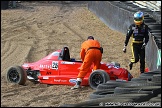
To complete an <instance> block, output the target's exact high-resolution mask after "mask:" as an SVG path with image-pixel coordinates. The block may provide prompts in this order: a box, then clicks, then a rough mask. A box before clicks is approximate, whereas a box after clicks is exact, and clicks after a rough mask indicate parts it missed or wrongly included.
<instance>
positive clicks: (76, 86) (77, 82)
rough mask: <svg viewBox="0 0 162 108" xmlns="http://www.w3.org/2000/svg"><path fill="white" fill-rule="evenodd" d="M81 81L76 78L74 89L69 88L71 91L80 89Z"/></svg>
mask: <svg viewBox="0 0 162 108" xmlns="http://www.w3.org/2000/svg"><path fill="white" fill-rule="evenodd" d="M81 81H82V79H81V78H77V81H76V84H75V85H74V87H72V88H71V90H74V89H78V88H80V84H81Z"/></svg>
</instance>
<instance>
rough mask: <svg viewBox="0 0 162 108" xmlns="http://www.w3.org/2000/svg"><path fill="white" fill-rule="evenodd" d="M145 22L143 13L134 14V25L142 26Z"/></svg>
mask: <svg viewBox="0 0 162 108" xmlns="http://www.w3.org/2000/svg"><path fill="white" fill-rule="evenodd" d="M143 20H144V14H143V12H141V11H138V12H136V13H135V14H134V23H135V24H136V25H141V24H142V23H143Z"/></svg>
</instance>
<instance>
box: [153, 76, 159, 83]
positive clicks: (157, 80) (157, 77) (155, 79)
mask: <svg viewBox="0 0 162 108" xmlns="http://www.w3.org/2000/svg"><path fill="white" fill-rule="evenodd" d="M152 82H155V83H161V74H157V75H153V76H152Z"/></svg>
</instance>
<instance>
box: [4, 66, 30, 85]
mask: <svg viewBox="0 0 162 108" xmlns="http://www.w3.org/2000/svg"><path fill="white" fill-rule="evenodd" d="M6 77H7V78H6V79H7V81H8V82H10V83H16V84H20V85H24V84H25V82H26V80H27V73H26V72H25V70H24V69H23V68H22V67H21V66H11V67H10V68H9V69H8V71H7V75H6Z"/></svg>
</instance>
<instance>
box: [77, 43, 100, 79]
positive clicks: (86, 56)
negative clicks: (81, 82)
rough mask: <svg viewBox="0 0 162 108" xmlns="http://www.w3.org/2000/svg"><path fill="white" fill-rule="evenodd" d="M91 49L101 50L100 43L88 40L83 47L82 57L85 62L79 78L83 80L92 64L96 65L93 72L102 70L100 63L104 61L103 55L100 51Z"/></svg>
mask: <svg viewBox="0 0 162 108" xmlns="http://www.w3.org/2000/svg"><path fill="white" fill-rule="evenodd" d="M90 47H97V48H100V43H99V42H98V41H97V40H86V41H85V42H83V43H82V45H81V51H80V57H81V59H82V61H83V63H82V66H81V68H80V72H79V74H78V76H77V78H81V79H83V78H84V76H86V74H87V72H88V70H89V69H90V67H91V65H92V63H93V65H94V67H93V70H96V69H99V68H100V62H101V59H102V53H101V52H100V50H98V49H93V48H92V49H89V50H88V48H90Z"/></svg>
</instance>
